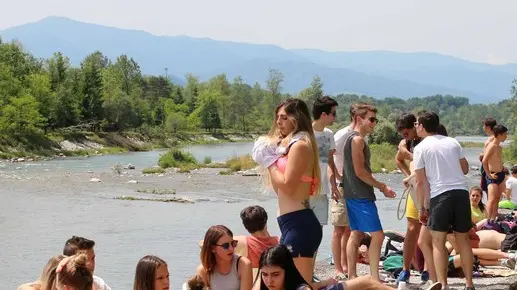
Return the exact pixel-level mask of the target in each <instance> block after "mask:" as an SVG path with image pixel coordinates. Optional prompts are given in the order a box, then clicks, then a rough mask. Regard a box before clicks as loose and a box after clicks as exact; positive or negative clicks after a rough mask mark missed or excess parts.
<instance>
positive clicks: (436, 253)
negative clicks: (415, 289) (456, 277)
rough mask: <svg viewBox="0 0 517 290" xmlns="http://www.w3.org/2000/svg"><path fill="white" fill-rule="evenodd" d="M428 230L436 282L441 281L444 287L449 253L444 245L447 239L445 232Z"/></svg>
mask: <svg viewBox="0 0 517 290" xmlns="http://www.w3.org/2000/svg"><path fill="white" fill-rule="evenodd" d="M430 232H431V237H432V240H433V259H434V267H435V269H436V276H437V278H438V282H440V283H442V286H443V287H446V286H447V263H448V256H449V253H448V252H447V248H446V247H445V241H446V240H447V233H446V232H438V231H430ZM471 265H472V264H471ZM471 272H472V271H471ZM471 274H472V273H471Z"/></svg>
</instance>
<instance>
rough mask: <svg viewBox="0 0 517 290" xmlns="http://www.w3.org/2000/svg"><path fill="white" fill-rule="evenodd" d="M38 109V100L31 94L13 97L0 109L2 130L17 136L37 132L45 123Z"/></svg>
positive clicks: (0, 130)
mask: <svg viewBox="0 0 517 290" xmlns="http://www.w3.org/2000/svg"><path fill="white" fill-rule="evenodd" d="M38 109H39V104H38V101H37V100H36V99H35V98H34V97H33V96H31V95H25V96H22V97H14V98H11V99H10V101H9V104H7V105H5V106H3V107H2V109H1V110H0V132H4V133H8V134H12V135H15V136H20V135H23V134H27V133H37V132H38V131H39V130H40V129H41V128H42V127H43V126H44V125H45V118H43V117H42V116H41V114H40V113H39V111H38Z"/></svg>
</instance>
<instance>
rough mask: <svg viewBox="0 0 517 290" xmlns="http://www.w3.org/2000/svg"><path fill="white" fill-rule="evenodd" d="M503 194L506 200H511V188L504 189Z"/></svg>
mask: <svg viewBox="0 0 517 290" xmlns="http://www.w3.org/2000/svg"><path fill="white" fill-rule="evenodd" d="M504 196H505V197H506V199H507V200H512V190H511V189H509V188H507V189H506V190H505V191H504Z"/></svg>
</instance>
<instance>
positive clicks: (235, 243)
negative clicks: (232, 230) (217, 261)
mask: <svg viewBox="0 0 517 290" xmlns="http://www.w3.org/2000/svg"><path fill="white" fill-rule="evenodd" d="M237 242H238V241H236V240H233V241H231V243H224V244H220V245H218V244H215V245H216V246H219V247H221V248H223V249H225V250H228V249H229V248H230V245H231V246H232V248H234V249H235V247H237Z"/></svg>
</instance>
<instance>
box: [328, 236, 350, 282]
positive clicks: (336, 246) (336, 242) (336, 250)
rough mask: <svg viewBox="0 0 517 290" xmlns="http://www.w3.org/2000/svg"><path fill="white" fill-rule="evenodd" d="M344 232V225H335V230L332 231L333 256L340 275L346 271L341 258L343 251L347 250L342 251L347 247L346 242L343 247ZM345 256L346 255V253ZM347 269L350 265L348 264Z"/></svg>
mask: <svg viewBox="0 0 517 290" xmlns="http://www.w3.org/2000/svg"><path fill="white" fill-rule="evenodd" d="M344 233H345V229H344V227H338V226H334V231H332V241H331V246H332V257H334V268H335V269H336V274H338V275H339V274H341V273H344V272H345V270H344V269H343V264H342V259H341V256H342V255H341V252H345V253H346V251H342V249H346V244H345V247H344V248H342V247H341V244H342V242H343V235H344ZM345 257H346V255H345ZM347 270H348V266H347Z"/></svg>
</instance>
